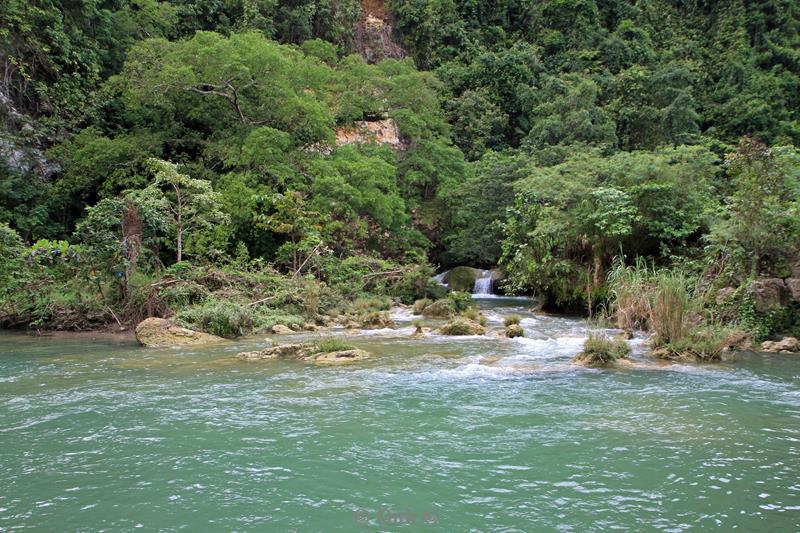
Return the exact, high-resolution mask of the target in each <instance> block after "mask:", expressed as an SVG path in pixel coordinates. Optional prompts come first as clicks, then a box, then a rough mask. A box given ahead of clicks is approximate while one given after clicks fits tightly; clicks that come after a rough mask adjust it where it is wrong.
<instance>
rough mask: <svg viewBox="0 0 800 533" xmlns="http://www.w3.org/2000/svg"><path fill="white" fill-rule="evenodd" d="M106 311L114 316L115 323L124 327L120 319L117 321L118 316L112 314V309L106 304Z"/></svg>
mask: <svg viewBox="0 0 800 533" xmlns="http://www.w3.org/2000/svg"><path fill="white" fill-rule="evenodd" d="M106 311H108V312H109V313H111V316H113V317H114V320H116V321H117V325H118V326H119V327H120V328H122V327H124V326H123V325H122V322H120V321H119V318H117V315H115V314H114V311H112V310H111V308H110V307H109V306H106Z"/></svg>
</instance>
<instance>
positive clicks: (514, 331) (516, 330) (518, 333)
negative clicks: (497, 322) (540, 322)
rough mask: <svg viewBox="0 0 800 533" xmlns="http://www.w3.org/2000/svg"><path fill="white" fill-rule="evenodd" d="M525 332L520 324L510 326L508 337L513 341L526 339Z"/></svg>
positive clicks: (507, 328)
mask: <svg viewBox="0 0 800 533" xmlns="http://www.w3.org/2000/svg"><path fill="white" fill-rule="evenodd" d="M524 336H525V331H523V329H522V326H520V325H519V324H510V325H508V326H506V337H508V338H509V339H513V338H514V337H524Z"/></svg>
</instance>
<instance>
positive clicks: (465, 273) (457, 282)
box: [444, 266, 480, 292]
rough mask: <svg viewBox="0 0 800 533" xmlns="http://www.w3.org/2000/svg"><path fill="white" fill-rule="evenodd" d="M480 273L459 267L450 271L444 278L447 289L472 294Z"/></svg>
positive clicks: (469, 268) (465, 267)
mask: <svg viewBox="0 0 800 533" xmlns="http://www.w3.org/2000/svg"><path fill="white" fill-rule="evenodd" d="M479 273H480V271H479V270H477V269H475V268H472V267H467V266H458V267H455V268H453V269H452V270H450V272H448V273H447V275H446V276H445V278H444V281H445V283H447V287H448V288H449V289H450V290H452V291H463V292H472V288H473V287H474V286H475V280H476V279H478V275H479Z"/></svg>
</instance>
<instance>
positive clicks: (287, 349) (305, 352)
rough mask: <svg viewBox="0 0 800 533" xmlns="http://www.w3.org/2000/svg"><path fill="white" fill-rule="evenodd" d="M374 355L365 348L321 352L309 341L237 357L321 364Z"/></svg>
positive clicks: (345, 361)
mask: <svg viewBox="0 0 800 533" xmlns="http://www.w3.org/2000/svg"><path fill="white" fill-rule="evenodd" d="M370 357H372V354H370V353H369V352H365V351H364V350H357V349H350V350H337V351H333V352H320V351H318V347H317V345H316V344H311V343H308V342H305V343H298V344H282V345H280V346H272V347H270V348H264V349H263V350H257V351H254V352H241V353H239V354H238V355H237V356H236V358H237V359H239V360H241V361H271V360H276V359H283V360H291V361H306V362H309V363H319V364H343V363H354V362H356V361H363V360H365V359H369V358H370Z"/></svg>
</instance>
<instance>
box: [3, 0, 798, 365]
mask: <svg viewBox="0 0 800 533" xmlns="http://www.w3.org/2000/svg"><path fill="white" fill-rule="evenodd" d="M711 4H713V5H711ZM723 4H725V3H722V4H719V5H718V3H710V4H709V5H707V6H704V7H700V6H696V5H694V4H691V5H689V4H685V5H684V4H682V3H678V4H676V3H674V2H667V1H663V0H657V1H655V2H649V3H647V4H646V5H645V4H639V3H632V2H616V3H614V2H612V3H607V2H606V3H602V2H595V1H594V0H588V1H575V2H572V1H570V2H562V3H552V2H522V3H512V4H509V5H506V4H502V5H500V4H497V5H495V4H492V3H479V5H475V6H472V4H470V5H467V3H463V2H454V3H450V4H448V3H446V2H445V3H428V2H417V3H408V2H395V1H389V2H358V1H355V0H346V1H343V2H334V3H330V2H321V1H318V0H302V1H300V2H266V3H263V5H258V6H254V5H251V4H249V3H247V2H240V1H239V0H233V1H231V2H225V3H222V4H219V5H215V6H206V7H204V8H203V9H202V10H198V9H195V8H197V6H195V5H194V3H193V2H188V3H187V2H178V1H175V0H163V1H152V2H150V1H148V2H145V4H140V3H135V2H129V1H128V0H122V1H121V2H117V3H115V4H114V5H113V6H112V5H105V4H102V3H100V4H97V3H93V4H91V5H89V4H85V5H84V4H81V5H79V6H74V7H72V8H70V9H68V10H67V12H65V11H64V9H61V8H59V7H58V6H56V5H52V6H45V7H36V6H34V5H32V4H30V5H29V4H26V3H19V2H11V3H5V4H3V6H2V7H0V20H3V21H4V22H5V23H6V26H7V27H5V28H4V31H3V32H0V52H1V53H0V63H2V64H3V65H4V67H5V68H4V72H6V76H5V77H4V79H3V80H2V81H1V82H0V121H2V122H3V126H4V128H3V131H2V133H1V134H0V328H5V329H18V330H29V331H37V330H70V331H87V330H89V331H91V330H107V329H117V330H121V329H126V330H128V331H130V330H133V328H134V327H135V326H136V325H137V324H139V323H141V322H142V321H143V320H145V319H147V318H160V319H169V320H170V321H172V323H173V324H174V326H175V327H179V328H186V329H188V330H194V331H198V332H203V333H207V334H209V335H214V336H216V337H221V338H235V337H238V336H243V335H253V334H270V333H288V332H290V331H300V330H305V331H321V330H324V329H325V328H329V327H332V326H341V327H344V328H350V329H352V328H372V329H379V328H385V327H392V321H391V317H390V316H389V315H388V314H387V311H388V310H389V309H390V307H391V306H392V305H393V303H402V304H403V305H409V306H413V310H414V313H415V314H416V315H420V317H421V318H419V320H421V321H422V322H418V323H416V330H417V331H416V333H415V334H416V335H418V336H423V335H425V332H426V327H427V326H426V322H424V321H426V320H430V319H436V320H440V321H443V322H444V323H443V324H439V323H437V324H436V326H437V327H438V328H439V331H441V332H447V333H449V334H457V335H482V334H484V332H485V331H486V323H485V317H482V315H481V314H480V312H479V311H478V310H477V309H476V308H475V307H474V306H473V305H472V303H471V301H470V297H469V295H468V294H467V292H469V291H470V290H472V288H473V286H476V285H475V284H476V283H477V282H478V281H481V282H482V285H481V290H492V289H496V290H500V291H502V292H503V293H505V294H509V295H531V296H533V297H535V298H536V300H537V302H538V303H537V305H540V306H541V308H542V309H543V310H545V311H549V312H570V313H582V314H584V315H585V316H587V317H589V318H591V319H592V320H601V321H605V322H608V323H613V324H614V325H615V326H616V327H617V328H619V329H621V330H623V331H624V332H625V333H626V334H629V335H630V334H632V333H633V332H634V331H647V332H650V334H651V337H650V341H649V342H650V346H651V349H652V352H653V354H654V355H655V356H657V357H661V358H664V359H673V360H696V361H708V362H711V361H718V360H719V359H720V358H721V357H722V354H723V353H724V352H725V351H726V350H731V349H736V348H746V347H752V348H758V347H759V346H763V347H768V348H769V349H774V350H775V351H781V352H793V351H797V350H798V349H800V347H797V344H796V343H794V342H793V341H792V339H795V338H796V337H798V336H800V150H798V145H800V101H799V100H798V95H800V90H798V87H800V84H799V83H798V79H800V78H799V77H798V72H800V60H799V59H798V57H799V56H798V54H797V53H796V52H795V51H796V50H797V49H798V46H800V34H799V33H798V31H797V28H798V21H800V7H798V6H797V5H794V4H792V5H791V6H789V5H784V4H780V5H778V4H776V3H775V2H765V3H759V4H758V5H755V4H754V5H748V6H739V7H736V8H731V7H730V6H727V4H726V5H723ZM470 6H472V7H470ZM201 12H202V13H201ZM776 13H778V14H779V15H776ZM432 28H436V29H437V31H432V30H431V29H432ZM438 29H442V31H438ZM465 265H473V266H474V267H475V268H471V267H467V266H465ZM443 270H444V271H448V276H449V280H448V283H449V286H450V288H452V289H456V290H455V291H451V292H447V291H446V290H445V289H444V288H443V287H442V285H441V284H440V283H439V282H438V281H436V279H434V275H435V274H436V273H437V272H441V271H443ZM486 273H488V274H486ZM482 276H485V277H482ZM508 318H509V320H508V322H507V323H506V324H504V329H503V331H502V332H500V333H499V334H500V335H502V336H504V337H507V338H514V337H519V336H524V335H525V332H524V330H523V328H522V327H521V325H520V324H519V321H518V319H517V320H515V319H514V318H513V317H508ZM762 343H766V344H763V345H762ZM583 353H584V356H587V357H588V355H590V354H593V355H592V358H591V359H592V361H600V362H609V361H612V360H615V359H622V358H621V356H620V354H621V345H619V344H618V343H617V341H615V340H613V339H603V338H594V337H593V338H590V339H589V340H588V341H587V346H586V347H585V349H584V352H583ZM615 354H616V355H615Z"/></svg>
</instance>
